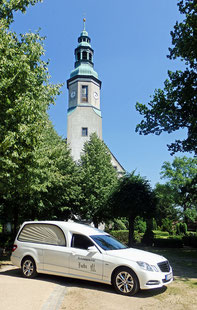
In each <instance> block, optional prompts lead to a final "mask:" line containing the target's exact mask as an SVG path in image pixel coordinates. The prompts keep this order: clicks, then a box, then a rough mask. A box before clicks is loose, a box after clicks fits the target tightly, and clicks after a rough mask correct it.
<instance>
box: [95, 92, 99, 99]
mask: <svg viewBox="0 0 197 310" xmlns="http://www.w3.org/2000/svg"><path fill="white" fill-rule="evenodd" d="M94 98H95V99H98V93H97V92H96V91H95V92H94Z"/></svg>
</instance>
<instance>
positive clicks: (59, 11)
mask: <svg viewBox="0 0 197 310" xmlns="http://www.w3.org/2000/svg"><path fill="white" fill-rule="evenodd" d="M84 16H85V17H86V30H87V31H88V33H89V36H90V37H91V40H92V41H91V45H92V48H93V49H94V64H95V70H96V71H97V72H98V75H99V79H100V80H101V81H102V88H101V110H102V117H103V139H104V141H105V143H106V144H107V145H108V147H109V148H110V150H111V151H112V153H113V154H114V155H115V157H116V158H117V159H118V160H119V162H120V163H121V164H122V165H123V167H124V168H125V169H126V170H127V171H128V172H131V171H133V170H134V169H136V172H137V173H140V175H141V176H145V177H146V178H147V179H148V180H150V182H151V184H152V185H153V186H154V184H155V183H156V182H159V181H160V170H161V166H162V164H163V162H164V161H172V160H173V157H172V156H170V154H169V152H168V151H167V147H166V144H167V143H170V142H173V141H174V139H175V138H182V137H184V136H185V133H184V131H179V132H178V133H176V134H170V135H168V134H162V135H160V136H155V135H147V136H140V135H139V134H137V133H135V127H136V125H137V124H138V123H139V122H140V120H141V119H142V118H141V116H140V115H139V113H138V112H137V111H136V110H135V104H136V102H137V101H139V102H141V103H148V102H149V100H150V96H151V95H153V93H154V90H155V89H156V88H163V82H164V80H165V79H166V78H167V70H176V69H181V68H182V66H183V64H182V63H181V62H179V61H171V60H169V59H167V57H166V55H167V54H168V47H170V46H171V36H170V31H171V30H172V29H173V26H174V24H175V22H176V20H180V19H181V18H182V17H181V15H180V14H179V11H178V7H177V0H159V1H158V0H138V1H136V0H122V1H117V0H99V1H95V0H83V1H80V0H73V1H65V0H56V1H55V0H44V1H43V3H41V4H40V3H38V4H37V5H35V6H33V7H29V8H28V10H27V12H26V14H21V13H16V14H15V22H14V23H13V24H12V27H11V28H12V29H13V30H14V31H16V32H17V33H25V32H28V31H32V32H35V31H36V30H38V29H39V28H41V31H40V34H41V35H43V36H46V40H45V43H44V44H45V50H46V59H49V60H50V64H49V73H50V75H51V82H52V83H65V84H64V86H63V87H62V93H61V95H60V96H59V97H58V98H57V100H56V105H55V106H52V107H51V108H50V110H49V115H50V119H51V120H52V122H53V125H54V127H55V129H56V130H57V132H58V133H59V135H61V136H63V137H66V126H67V125H66V118H67V115H66V112H67V106H68V92H67V88H66V80H67V79H68V78H69V76H70V72H71V71H72V69H73V68H74V49H75V48H76V47H77V38H78V37H79V35H80V33H81V31H82V29H83V17H84ZM184 155H187V154H184ZM176 156H183V154H176Z"/></svg>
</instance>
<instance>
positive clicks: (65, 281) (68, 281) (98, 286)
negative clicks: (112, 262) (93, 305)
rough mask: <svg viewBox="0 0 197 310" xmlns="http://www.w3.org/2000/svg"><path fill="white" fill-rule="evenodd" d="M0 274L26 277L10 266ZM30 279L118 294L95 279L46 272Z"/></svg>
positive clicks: (157, 292) (150, 293)
mask: <svg viewBox="0 0 197 310" xmlns="http://www.w3.org/2000/svg"><path fill="white" fill-rule="evenodd" d="M0 271H1V272H0V276H9V277H17V278H24V277H23V275H22V273H21V269H20V268H16V267H12V266H10V267H9V269H8V270H0ZM27 280H28V281H47V282H52V283H54V284H58V285H61V286H66V287H68V288H69V287H70V288H71V287H72V288H73V287H75V288H76V287H77V288H83V289H86V290H96V291H103V292H105V293H109V294H115V295H116V294H117V293H116V292H115V291H114V289H113V287H112V286H111V285H107V284H103V283H97V282H93V281H86V280H80V279H73V278H67V277H61V276H54V275H46V274H38V275H37V277H36V278H34V279H27ZM166 289H167V287H166V286H163V287H162V288H159V289H152V290H140V291H139V292H138V293H137V294H136V295H135V296H133V297H132V298H148V297H154V296H156V295H160V294H162V293H164V292H165V291H166Z"/></svg>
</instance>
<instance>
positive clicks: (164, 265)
mask: <svg viewBox="0 0 197 310" xmlns="http://www.w3.org/2000/svg"><path fill="white" fill-rule="evenodd" d="M157 265H158V266H159V269H160V270H161V271H162V272H169V271H170V264H169V262H168V260H166V261H164V262H161V263H158V264H157Z"/></svg>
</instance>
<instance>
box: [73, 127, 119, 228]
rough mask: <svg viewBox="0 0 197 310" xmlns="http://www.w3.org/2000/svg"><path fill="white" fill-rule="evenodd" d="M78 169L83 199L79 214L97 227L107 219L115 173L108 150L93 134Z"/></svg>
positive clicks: (115, 177)
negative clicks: (79, 169) (79, 170)
mask: <svg viewBox="0 0 197 310" xmlns="http://www.w3.org/2000/svg"><path fill="white" fill-rule="evenodd" d="M80 168H81V189H82V193H83V199H82V200H81V207H80V209H79V214H80V215H81V217H83V218H85V219H90V220H92V221H93V223H94V225H95V226H96V227H97V226H98V224H99V223H100V222H102V221H105V220H106V219H107V218H108V217H109V214H108V200H109V197H110V195H111V194H112V192H113V190H114V187H115V186H116V184H117V172H116V171H115V169H114V167H113V166H112V164H111V156H110V152H109V150H108V148H107V147H106V145H105V144H104V143H103V141H101V140H100V139H99V138H98V136H97V135H96V134H95V133H93V134H92V135H91V136H90V140H89V141H88V142H86V143H85V144H84V149H83V154H82V155H81V160H80Z"/></svg>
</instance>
